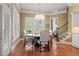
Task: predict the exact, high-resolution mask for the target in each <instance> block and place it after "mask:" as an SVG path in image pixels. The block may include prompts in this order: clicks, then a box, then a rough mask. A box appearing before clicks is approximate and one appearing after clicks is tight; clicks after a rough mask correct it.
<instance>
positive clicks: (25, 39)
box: [23, 38, 26, 47]
mask: <svg viewBox="0 0 79 59" xmlns="http://www.w3.org/2000/svg"><path fill="white" fill-rule="evenodd" d="M25 45H26V39H25V38H24V45H23V46H24V47H25Z"/></svg>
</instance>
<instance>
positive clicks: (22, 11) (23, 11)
mask: <svg viewBox="0 0 79 59" xmlns="http://www.w3.org/2000/svg"><path fill="white" fill-rule="evenodd" d="M20 12H21V13H31V14H38V12H33V11H25V10H20ZM66 12H67V10H64V11H59V12H54V13H41V14H44V15H55V14H61V13H66Z"/></svg>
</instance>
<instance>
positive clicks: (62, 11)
mask: <svg viewBox="0 0 79 59" xmlns="http://www.w3.org/2000/svg"><path fill="white" fill-rule="evenodd" d="M66 12H67V10H64V11H59V12H54V13H50V14H48V15H56V14H61V13H66Z"/></svg>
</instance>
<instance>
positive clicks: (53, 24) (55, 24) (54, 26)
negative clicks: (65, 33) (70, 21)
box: [51, 17, 58, 33]
mask: <svg viewBox="0 0 79 59" xmlns="http://www.w3.org/2000/svg"><path fill="white" fill-rule="evenodd" d="M57 28H58V17H52V18H51V30H52V32H53V33H54V32H55V31H56V30H57Z"/></svg>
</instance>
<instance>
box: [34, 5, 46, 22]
mask: <svg viewBox="0 0 79 59" xmlns="http://www.w3.org/2000/svg"><path fill="white" fill-rule="evenodd" d="M38 7H39V13H38V14H36V15H35V19H36V20H44V19H45V15H43V14H41V13H40V3H39V6H38Z"/></svg>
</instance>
